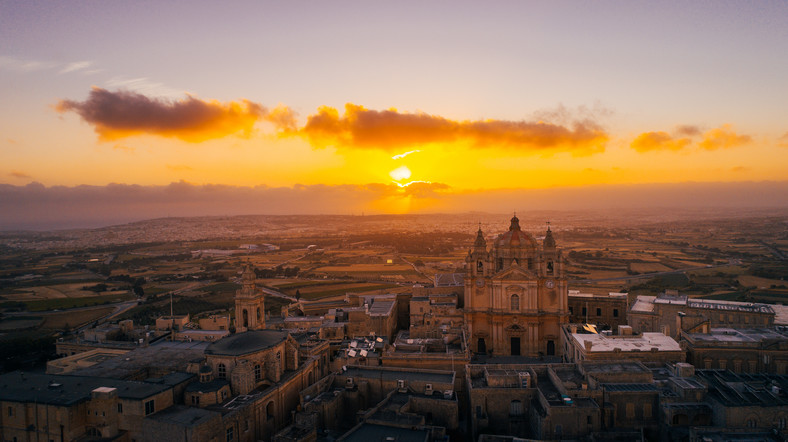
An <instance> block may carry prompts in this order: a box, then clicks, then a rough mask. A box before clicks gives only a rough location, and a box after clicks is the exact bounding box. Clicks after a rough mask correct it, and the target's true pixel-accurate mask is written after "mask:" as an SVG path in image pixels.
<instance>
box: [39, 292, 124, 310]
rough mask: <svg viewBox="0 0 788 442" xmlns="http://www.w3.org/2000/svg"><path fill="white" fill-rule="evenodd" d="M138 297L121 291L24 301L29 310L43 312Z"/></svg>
mask: <svg viewBox="0 0 788 442" xmlns="http://www.w3.org/2000/svg"><path fill="white" fill-rule="evenodd" d="M134 299H137V297H136V296H135V295H134V294H131V293H120V294H112V295H105V296H91V297H82V298H54V299H43V300H39V301H23V302H24V303H25V305H26V306H27V310H28V311H31V312H42V311H50V310H65V309H70V308H77V307H89V306H93V305H101V304H110V303H113V302H123V301H131V300H134Z"/></svg>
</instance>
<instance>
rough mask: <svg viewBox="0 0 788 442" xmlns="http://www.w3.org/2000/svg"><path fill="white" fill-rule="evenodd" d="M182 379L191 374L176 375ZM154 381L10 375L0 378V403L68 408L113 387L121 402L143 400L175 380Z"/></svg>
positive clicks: (32, 374)
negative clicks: (25, 403)
mask: <svg viewBox="0 0 788 442" xmlns="http://www.w3.org/2000/svg"><path fill="white" fill-rule="evenodd" d="M179 375H181V377H183V376H185V377H186V379H188V378H189V377H193V376H194V375H190V374H186V373H179ZM159 379H160V381H158V382H140V381H122V380H119V379H109V378H99V377H94V376H70V375H49V374H38V373H22V372H18V371H17V372H12V373H6V374H4V375H0V400H1V401H9V402H36V403H39V404H50V405H61V406H70V405H74V404H77V403H79V402H82V401H86V400H88V399H90V397H91V393H92V392H93V390H95V389H97V388H100V387H109V388H116V389H117V392H118V397H120V398H122V399H145V398H148V397H150V396H153V395H155V394H158V393H161V392H163V391H166V390H168V389H170V388H172V385H173V382H172V381H175V380H177V379H174V378H172V379H169V378H167V377H165V378H159Z"/></svg>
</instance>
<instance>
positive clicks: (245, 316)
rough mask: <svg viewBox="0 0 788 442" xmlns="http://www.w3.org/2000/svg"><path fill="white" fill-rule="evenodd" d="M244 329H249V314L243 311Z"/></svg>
mask: <svg viewBox="0 0 788 442" xmlns="http://www.w3.org/2000/svg"><path fill="white" fill-rule="evenodd" d="M244 327H249V312H247V311H246V309H244Z"/></svg>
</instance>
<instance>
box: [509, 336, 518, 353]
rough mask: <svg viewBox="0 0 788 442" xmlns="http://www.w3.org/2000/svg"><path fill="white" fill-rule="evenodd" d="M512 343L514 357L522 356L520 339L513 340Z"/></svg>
mask: <svg viewBox="0 0 788 442" xmlns="http://www.w3.org/2000/svg"><path fill="white" fill-rule="evenodd" d="M511 343H512V351H511V353H510V354H511V355H512V356H520V338H511Z"/></svg>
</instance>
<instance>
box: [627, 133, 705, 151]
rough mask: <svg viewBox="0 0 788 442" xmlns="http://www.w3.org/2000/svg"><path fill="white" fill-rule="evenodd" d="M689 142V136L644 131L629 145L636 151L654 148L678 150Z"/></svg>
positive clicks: (652, 149) (653, 149)
mask: <svg viewBox="0 0 788 442" xmlns="http://www.w3.org/2000/svg"><path fill="white" fill-rule="evenodd" d="M690 143H691V140H690V139H689V138H674V137H673V136H671V135H670V134H669V133H667V132H644V133H642V134H640V135H638V136H637V138H635V139H634V140H633V141H632V143H631V144H630V147H631V148H632V149H635V150H636V151H638V152H649V151H655V150H672V151H679V150H682V149H684V148H685V147H687V146H688V145H689V144H690Z"/></svg>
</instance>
